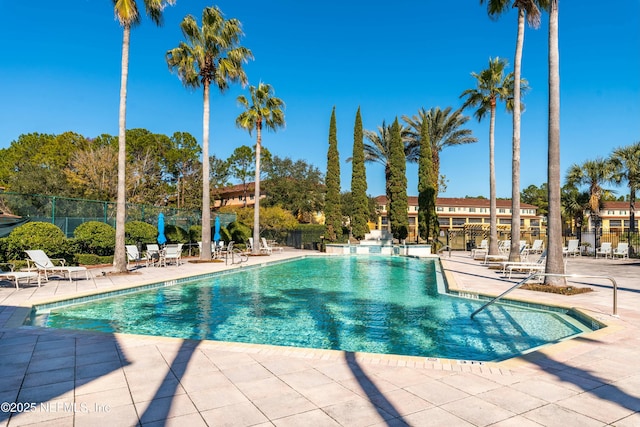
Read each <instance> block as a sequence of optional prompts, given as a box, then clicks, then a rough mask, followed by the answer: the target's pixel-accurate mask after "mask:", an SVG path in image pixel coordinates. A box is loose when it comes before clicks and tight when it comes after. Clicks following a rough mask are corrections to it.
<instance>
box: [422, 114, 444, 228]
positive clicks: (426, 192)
mask: <svg viewBox="0 0 640 427" xmlns="http://www.w3.org/2000/svg"><path fill="white" fill-rule="evenodd" d="M437 187H438V175H437V174H436V171H435V168H434V167H433V156H432V154H431V141H430V140H429V123H428V122H427V121H426V120H424V121H423V122H422V127H421V129H420V159H419V160H418V232H419V236H420V237H422V238H423V239H424V240H429V239H435V238H436V236H437V234H438V228H439V224H438V216H437V214H436V193H437V190H436V188H437Z"/></svg>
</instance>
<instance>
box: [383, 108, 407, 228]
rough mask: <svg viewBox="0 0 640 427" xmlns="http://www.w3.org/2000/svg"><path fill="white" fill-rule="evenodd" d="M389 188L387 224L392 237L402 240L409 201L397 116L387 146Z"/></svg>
mask: <svg viewBox="0 0 640 427" xmlns="http://www.w3.org/2000/svg"><path fill="white" fill-rule="evenodd" d="M389 148H390V150H389V152H390V153H389V154H390V158H389V166H390V167H389V184H388V185H389V190H390V194H389V195H390V198H389V200H388V201H387V203H388V206H389V209H388V212H389V214H388V215H389V224H390V225H391V233H392V234H393V237H395V238H396V239H398V240H400V241H402V240H404V239H406V238H407V235H408V234H409V217H408V211H409V201H408V198H407V159H406V157H405V154H404V148H405V147H404V144H403V143H402V135H401V133H400V124H399V123H398V118H397V117H396V119H395V120H394V122H393V125H391V146H390V147H389Z"/></svg>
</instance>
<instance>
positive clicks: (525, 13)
mask: <svg viewBox="0 0 640 427" xmlns="http://www.w3.org/2000/svg"><path fill="white" fill-rule="evenodd" d="M485 1H486V2H487V12H488V13H489V16H490V17H491V18H497V17H499V16H500V15H502V14H503V13H505V12H506V11H508V10H510V9H511V8H512V7H514V8H517V9H518V32H517V36H516V51H515V55H514V60H513V82H514V85H513V138H512V153H513V154H512V157H511V252H510V255H509V261H519V260H520V252H519V246H520V122H521V121H520V116H521V101H520V97H521V89H520V82H521V78H522V77H521V76H522V50H523V46H524V22H525V17H526V20H527V22H528V23H529V25H530V26H531V27H533V28H538V27H539V26H540V9H539V8H538V3H539V1H537V0H513V1H512V0H480V4H483V3H485Z"/></svg>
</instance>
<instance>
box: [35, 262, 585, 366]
mask: <svg viewBox="0 0 640 427" xmlns="http://www.w3.org/2000/svg"><path fill="white" fill-rule="evenodd" d="M438 263H439V261H436V260H433V259H427V260H425V259H415V258H408V257H398V256H396V257H386V256H330V257H307V258H303V259H299V260H295V261H290V262H284V263H277V264H274V265H266V266H262V267H256V268H246V269H242V270H241V271H237V270H236V272H233V273H226V274H216V275H214V276H213V277H211V278H208V279H206V280H195V281H191V282H190V283H186V284H181V285H177V286H168V287H162V288H157V289H152V290H148V291H144V292H138V293H133V294H129V295H121V296H115V297H111V298H106V299H100V300H95V301H89V302H86V303H82V304H74V305H67V306H60V307H55V308H50V309H47V308H46V307H45V308H44V310H43V309H38V311H37V312H36V313H35V315H34V316H33V320H32V324H33V325H36V326H46V327H53V328H70V329H88V330H93V331H103V332H121V333H131V334H143V335H160V336H170V337H177V338H188V339H207V340H220V341H234V342H245V343H261V344H272V345H283V346H295V347H310V348H324V349H337V350H345V351H361V352H372V353H386V354H401V355H412V356H428V357H443V358H453V359H465V360H478V361H491V360H502V359H506V358H509V357H513V356H515V355H518V354H521V353H523V352H526V351H528V350H531V349H533V348H536V347H539V346H541V345H545V344H547V343H550V342H556V341H559V340H562V339H566V338H569V337H572V336H575V335H577V334H580V333H583V332H585V331H587V330H588V329H587V328H586V327H585V326H584V325H582V324H581V323H580V322H578V321H576V320H575V319H573V318H571V317H569V316H567V315H565V314H563V313H560V312H548V311H543V310H536V309H531V308H527V307H522V306H514V305H508V304H495V305H493V306H491V307H490V308H488V309H487V310H486V311H485V312H483V315H482V316H477V317H476V318H475V319H474V320H471V319H470V318H469V316H470V314H471V313H472V312H473V311H474V310H475V309H477V308H478V307H479V306H480V304H481V303H482V302H481V301H478V300H471V299H465V298H459V297H455V296H450V295H446V294H442V293H441V292H439V291H438V283H437V280H435V278H436V276H437V275H436V269H437V268H438V266H439V264H438Z"/></svg>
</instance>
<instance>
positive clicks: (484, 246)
mask: <svg viewBox="0 0 640 427" xmlns="http://www.w3.org/2000/svg"><path fill="white" fill-rule="evenodd" d="M488 250H489V241H488V240H487V239H482V240H481V241H480V244H479V245H478V246H477V247H475V248H473V249H471V258H473V259H476V256H479V255H480V254H482V255H486V254H487V251H488Z"/></svg>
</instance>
